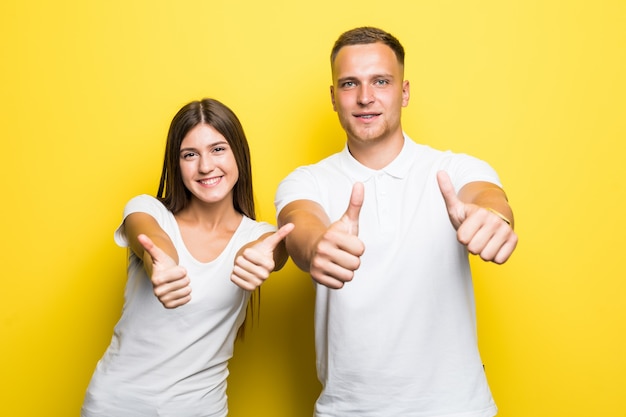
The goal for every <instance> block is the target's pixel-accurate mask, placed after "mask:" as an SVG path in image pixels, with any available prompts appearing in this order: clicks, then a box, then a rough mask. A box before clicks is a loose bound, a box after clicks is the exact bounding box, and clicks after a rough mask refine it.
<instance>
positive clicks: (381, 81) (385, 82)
mask: <svg viewBox="0 0 626 417" xmlns="http://www.w3.org/2000/svg"><path fill="white" fill-rule="evenodd" d="M375 84H376V85H387V84H389V81H387V80H376V82H375Z"/></svg>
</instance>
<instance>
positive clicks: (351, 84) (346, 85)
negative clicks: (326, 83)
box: [341, 81, 354, 88]
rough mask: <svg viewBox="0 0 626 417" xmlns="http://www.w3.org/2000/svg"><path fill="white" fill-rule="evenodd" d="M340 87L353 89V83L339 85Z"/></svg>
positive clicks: (347, 82)
mask: <svg viewBox="0 0 626 417" xmlns="http://www.w3.org/2000/svg"><path fill="white" fill-rule="evenodd" d="M341 86H342V87H343V88H350V87H354V82H353V81H346V82H345V83H343V84H341Z"/></svg>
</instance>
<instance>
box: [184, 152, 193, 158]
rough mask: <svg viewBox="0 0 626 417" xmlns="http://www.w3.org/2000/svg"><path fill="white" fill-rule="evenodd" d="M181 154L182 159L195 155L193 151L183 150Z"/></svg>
mask: <svg viewBox="0 0 626 417" xmlns="http://www.w3.org/2000/svg"><path fill="white" fill-rule="evenodd" d="M182 156H183V159H190V158H193V157H194V156H196V154H195V153H194V152H185V153H183V155H182Z"/></svg>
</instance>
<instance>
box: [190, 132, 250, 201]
mask: <svg viewBox="0 0 626 417" xmlns="http://www.w3.org/2000/svg"><path fill="white" fill-rule="evenodd" d="M179 158H180V171H181V175H182V180H183V183H184V184H185V187H187V189H188V190H189V191H190V192H191V194H192V196H193V197H195V198H196V199H198V200H200V201H202V202H205V203H218V202H221V201H223V200H224V199H226V198H228V199H230V201H232V198H233V197H232V193H233V187H234V186H235V184H236V183H237V180H238V179H239V170H238V169H237V161H236V160H235V155H234V154H233V151H232V149H231V147H230V145H229V144H228V141H227V140H226V139H225V138H224V136H222V135H221V134H220V133H219V132H218V131H217V130H215V129H214V128H213V127H212V126H210V125H208V124H199V125H197V126H196V127H194V128H193V129H191V130H190V131H189V132H188V133H187V135H186V136H185V138H184V139H183V141H182V143H181V146H180V153H179Z"/></svg>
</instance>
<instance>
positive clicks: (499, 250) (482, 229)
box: [437, 171, 517, 264]
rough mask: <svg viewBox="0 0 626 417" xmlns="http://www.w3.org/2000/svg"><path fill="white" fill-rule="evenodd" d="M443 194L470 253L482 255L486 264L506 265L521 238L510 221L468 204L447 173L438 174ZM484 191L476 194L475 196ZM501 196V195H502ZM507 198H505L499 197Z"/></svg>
mask: <svg viewBox="0 0 626 417" xmlns="http://www.w3.org/2000/svg"><path fill="white" fill-rule="evenodd" d="M437 182H438V184H439V190H440V191H441V195H442V196H443V199H444V201H445V203H446V208H447V210H448V216H449V217H450V222H451V223H452V226H454V228H455V229H456V231H457V239H458V241H459V242H460V243H462V244H463V245H465V246H466V247H467V250H468V251H469V252H470V253H472V254H474V255H480V257H481V258H482V259H483V260H485V261H492V262H494V263H497V264H502V263H504V262H506V261H507V260H508V259H509V257H510V256H511V254H512V253H513V250H514V249H515V246H517V235H516V234H515V232H514V231H513V229H512V227H511V225H510V224H509V222H508V221H505V220H504V219H503V218H502V217H500V216H499V215H497V214H495V213H494V212H493V211H490V210H489V209H486V208H483V207H481V206H479V205H477V204H471V203H464V202H463V201H462V200H461V199H460V198H459V197H458V196H457V194H456V192H455V190H454V186H453V185H452V182H451V181H450V177H449V176H448V174H447V173H446V172H445V171H440V172H438V173H437ZM479 191H480V189H478V190H473V191H472V193H473V194H475V195H478V194H479ZM499 193H500V192H499ZM497 198H498V199H499V198H504V194H503V193H502V194H501V197H500V195H498V196H497Z"/></svg>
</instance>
